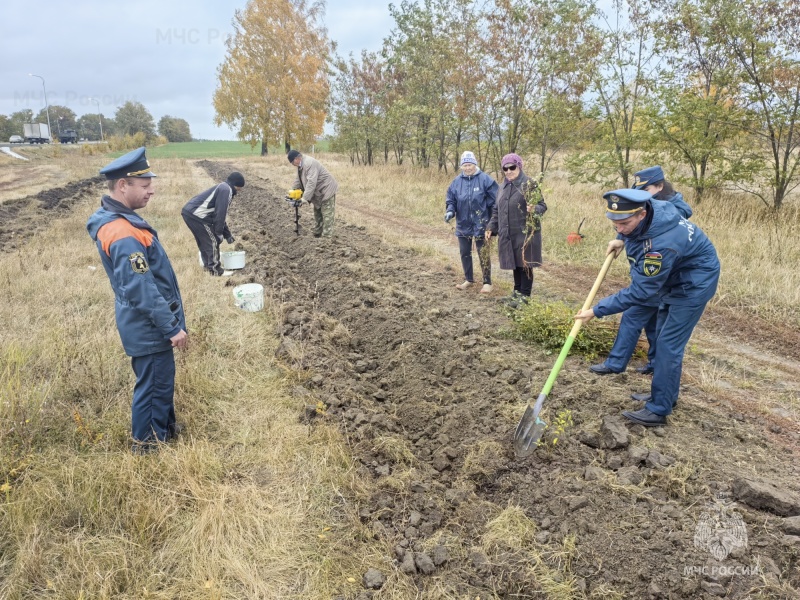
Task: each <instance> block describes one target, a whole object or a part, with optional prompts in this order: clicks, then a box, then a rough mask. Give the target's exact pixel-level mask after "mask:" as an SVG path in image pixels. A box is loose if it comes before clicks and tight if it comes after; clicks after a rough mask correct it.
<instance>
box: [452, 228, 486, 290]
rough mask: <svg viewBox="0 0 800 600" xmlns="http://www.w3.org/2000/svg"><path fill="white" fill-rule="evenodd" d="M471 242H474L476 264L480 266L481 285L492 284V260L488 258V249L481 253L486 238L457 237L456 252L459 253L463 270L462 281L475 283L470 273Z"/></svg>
mask: <svg viewBox="0 0 800 600" xmlns="http://www.w3.org/2000/svg"><path fill="white" fill-rule="evenodd" d="M472 240H475V249H476V250H477V251H478V262H479V263H480V265H481V274H482V275H483V283H488V284H491V283H492V258H491V257H490V256H489V248H488V247H486V251H485V252H482V250H483V248H484V244H485V243H486V238H483V237H481V236H478V237H474V238H473V237H461V236H459V237H458V250H459V252H460V253H461V267H462V268H463V269H464V279H466V280H467V281H472V282H473V283H474V282H475V279H474V275H473V272H472Z"/></svg>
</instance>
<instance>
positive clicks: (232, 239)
mask: <svg viewBox="0 0 800 600" xmlns="http://www.w3.org/2000/svg"><path fill="white" fill-rule="evenodd" d="M225 241H226V242H228V243H229V244H232V243H233V242H235V241H236V240H235V239H234V237H233V236H232V235H229V236H228V237H226V238H225Z"/></svg>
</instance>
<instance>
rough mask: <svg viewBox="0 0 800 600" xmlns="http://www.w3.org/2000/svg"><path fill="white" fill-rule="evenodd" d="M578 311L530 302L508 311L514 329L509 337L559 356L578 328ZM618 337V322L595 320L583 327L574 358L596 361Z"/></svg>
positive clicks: (558, 303) (556, 305) (572, 307)
mask: <svg viewBox="0 0 800 600" xmlns="http://www.w3.org/2000/svg"><path fill="white" fill-rule="evenodd" d="M577 312H578V309H577V308H576V307H574V306H571V305H569V304H566V303H565V302H542V301H540V300H538V299H536V298H531V300H530V302H529V303H528V304H527V305H523V306H521V307H520V308H518V309H516V310H510V309H509V317H510V318H511V322H512V327H511V330H510V331H509V335H510V337H512V338H514V339H517V340H522V341H525V342H531V343H533V344H538V345H540V346H542V347H544V348H545V350H548V351H554V352H559V351H561V348H562V347H563V346H564V342H565V341H566V339H567V336H568V335H569V332H570V330H571V329H572V326H573V325H574V324H575V318H574V317H575V314H576V313H577ZM616 335H617V324H616V323H615V322H610V321H604V320H597V319H594V320H592V321H590V322H589V323H588V325H583V326H582V327H581V330H580V331H579V332H578V336H577V338H576V339H575V341H574V342H573V343H572V349H571V350H570V353H571V354H581V355H583V356H586V357H587V358H593V357H595V356H597V355H598V354H607V353H608V352H609V350H611V346H612V345H613V344H614V338H615V337H616Z"/></svg>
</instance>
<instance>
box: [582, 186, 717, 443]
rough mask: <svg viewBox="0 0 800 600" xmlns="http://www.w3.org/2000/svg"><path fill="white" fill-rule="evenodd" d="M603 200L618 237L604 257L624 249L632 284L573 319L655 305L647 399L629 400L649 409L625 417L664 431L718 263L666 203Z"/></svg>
mask: <svg viewBox="0 0 800 600" xmlns="http://www.w3.org/2000/svg"><path fill="white" fill-rule="evenodd" d="M603 198H604V199H605V200H606V202H607V203H608V208H607V212H606V216H607V217H608V218H609V219H610V220H611V221H613V223H614V228H615V229H616V230H617V234H618V235H619V236H620V237H621V239H617V240H612V241H611V242H610V243H609V250H608V251H609V252H615V253H618V252H620V251H621V250H622V248H623V247H624V248H625V252H626V254H627V255H628V260H629V262H630V263H631V284H630V286H628V287H627V288H625V289H623V290H620V291H619V292H617V293H616V294H614V295H612V296H608V297H606V298H603V299H602V300H600V301H599V302H598V303H597V304H596V305H595V306H594V308H590V309H587V310H581V311H580V312H579V313H578V314H577V315H576V316H575V318H576V319H580V320H582V321H583V322H587V321H589V320H591V319H592V318H593V317H605V316H608V315H612V314H615V313H620V312H623V311H626V310H628V309H629V308H631V307H632V306H639V305H650V304H652V303H654V302H656V301H658V304H659V308H658V317H657V323H656V348H657V352H656V355H655V364H654V365H653V366H654V372H653V381H652V384H651V387H650V394H641V395H640V394H634V399H635V400H643V401H645V402H646V404H645V406H644V408H642V409H640V410H637V411H625V412H623V413H622V414H623V416H624V417H626V418H627V419H629V420H631V421H633V422H635V423H640V424H642V425H645V426H647V427H653V426H657V425H664V424H665V423H666V417H667V415H669V414H670V413H671V412H672V410H673V408H674V407H675V404H676V403H677V401H678V392H679V389H680V380H681V370H682V365H683V352H684V350H685V348H686V344H687V343H688V342H689V338H690V337H691V335H692V331H693V330H694V327H695V325H696V324H697V322H698V321H699V320H700V315H702V314H703V311H704V310H705V307H706V304H707V303H708V301H709V300H711V298H712V297H713V296H714V294H715V293H716V291H717V283H718V281H719V272H720V265H719V259H718V258H717V252H716V250H715V249H714V246H713V245H712V244H711V241H710V240H709V239H708V237H706V235H705V234H704V233H703V232H702V231H701V230H700V228H699V227H697V225H695V224H694V223H692V222H690V221H687V220H686V219H685V218H683V217H682V216H681V215H680V213H678V210H677V209H676V208H675V207H674V206H673V205H672V204H670V203H669V202H664V201H661V200H653V198H652V196H651V195H650V194H649V193H647V192H645V191H643V190H628V189H624V190H615V191H613V192H607V193H606V194H604V195H603Z"/></svg>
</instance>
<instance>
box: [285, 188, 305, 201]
mask: <svg viewBox="0 0 800 600" xmlns="http://www.w3.org/2000/svg"><path fill="white" fill-rule="evenodd" d="M286 197H287V198H289V199H291V200H299V199H300V198H302V197H303V190H289V192H288V193H287V194H286Z"/></svg>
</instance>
